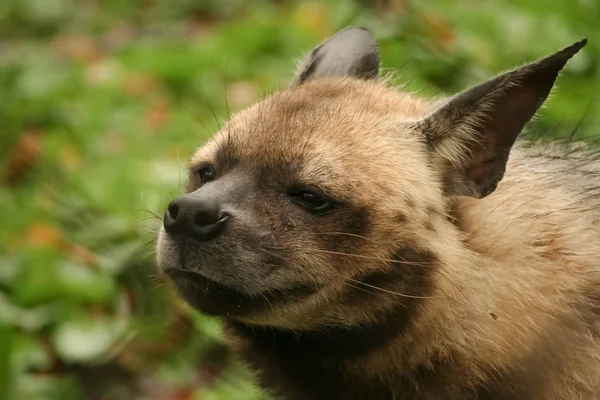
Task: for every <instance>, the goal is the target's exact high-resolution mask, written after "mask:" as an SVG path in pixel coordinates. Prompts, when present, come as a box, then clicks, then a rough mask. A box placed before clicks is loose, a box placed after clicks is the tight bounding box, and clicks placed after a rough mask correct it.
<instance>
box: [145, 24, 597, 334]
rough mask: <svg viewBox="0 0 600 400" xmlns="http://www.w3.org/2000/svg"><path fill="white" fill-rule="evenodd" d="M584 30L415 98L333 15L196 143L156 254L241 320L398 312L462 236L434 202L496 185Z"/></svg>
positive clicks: (215, 309)
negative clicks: (304, 49)
mask: <svg viewBox="0 0 600 400" xmlns="http://www.w3.org/2000/svg"><path fill="white" fill-rule="evenodd" d="M585 43H586V42H585V40H584V41H581V42H579V43H576V44H574V45H572V46H570V47H567V48H565V49H563V50H562V51H560V52H558V53H555V54H553V55H551V56H549V57H546V58H544V59H542V60H539V61H537V62H534V63H531V64H527V65H525V66H523V67H521V68H518V69H516V70H512V71H509V72H506V73H504V74H502V75H499V76H497V77H495V78H493V79H491V80H489V81H487V82H485V83H482V84H480V85H477V86H475V87H473V88H470V89H468V90H466V91H464V92H461V93H459V94H457V95H455V96H453V97H450V98H448V99H443V100H441V101H426V100H423V99H419V98H417V97H414V96H412V95H410V94H406V93H402V92H400V91H398V90H397V89H394V88H389V87H387V85H386V81H385V80H384V79H380V78H378V76H379V53H378V46H377V44H376V42H375V41H374V39H373V38H372V36H371V34H370V33H369V31H367V30H365V29H363V28H346V29H344V30H342V31H340V32H339V33H337V34H336V35H335V36H333V37H332V38H330V39H328V40H326V41H325V42H323V43H321V44H320V45H319V46H318V47H316V48H315V49H314V50H312V52H311V53H310V54H309V55H308V56H307V57H306V59H305V60H304V62H303V63H302V64H301V65H300V68H299V71H298V73H297V75H296V77H295V78H294V79H293V81H292V83H291V85H290V86H289V87H287V88H285V89H284V90H281V91H279V92H277V93H275V94H272V95H270V96H269V97H267V98H266V99H264V100H262V101H261V102H259V103H257V104H255V105H253V106H251V107H249V108H247V109H245V110H243V111H241V112H239V113H238V114H237V115H234V116H233V117H232V118H231V120H230V121H228V122H227V123H226V124H225V125H224V126H223V127H222V128H221V129H220V130H219V131H218V132H217V133H216V134H215V135H214V136H213V137H212V138H211V139H210V140H209V141H208V142H207V143H205V144H204V145H202V146H201V147H200V148H199V149H198V150H197V151H196V152H195V154H194V155H193V157H192V160H191V163H190V176H189V183H188V186H187V194H185V195H183V196H180V197H178V198H176V199H175V200H173V201H172V202H171V204H170V205H169V206H168V208H167V210H166V212H165V215H164V225H163V228H162V229H161V231H160V234H159V243H158V249H157V254H158V264H159V265H160V268H161V270H162V271H163V272H164V273H166V275H168V276H169V278H170V279H171V281H172V282H173V283H174V285H175V287H176V289H177V291H178V293H179V294H180V295H181V297H182V298H183V299H184V300H185V301H186V302H187V303H189V304H190V305H191V306H193V307H195V308H197V309H198V310H200V311H202V312H204V313H206V314H211V315H218V316H226V317H227V318H232V319H234V320H238V321H242V322H246V323H255V324H262V325H269V326H278V327H285V328H289V329H310V328H311V327H316V326H331V325H351V324H353V323H360V322H362V321H366V320H370V319H377V318H378V316H379V315H380V314H381V313H383V312H386V313H387V312H389V309H390V307H389V306H390V304H392V302H394V304H395V305H398V302H400V303H401V304H400V305H399V306H398V307H394V308H395V309H396V310H401V315H400V319H401V320H406V319H408V318H409V317H410V315H409V314H408V313H410V312H411V310H413V309H414V308H415V307H414V305H416V304H419V301H420V300H419V299H421V298H426V297H428V295H429V294H430V293H431V291H432V290H433V288H432V278H431V277H432V274H434V272H435V270H436V267H437V266H438V265H439V263H442V262H444V252H446V251H451V249H452V246H457V245H460V244H459V243H460V241H458V240H455V237H457V236H458V234H459V233H458V230H457V229H456V227H455V225H453V224H452V222H451V219H450V218H448V217H447V216H446V215H447V212H446V211H447V209H448V206H449V205H450V204H451V202H452V201H453V199H454V198H455V196H470V197H473V198H476V199H477V198H482V197H485V196H487V195H489V194H490V193H492V192H493V191H494V190H495V188H496V186H497V184H498V183H499V181H500V180H501V179H502V177H503V174H504V169H505V166H506V162H507V159H508V156H509V151H510V149H511V147H512V145H513V144H514V142H515V140H516V138H517V136H518V134H519V133H520V131H521V130H522V128H523V126H524V125H525V123H527V121H528V120H530V119H531V117H532V116H533V114H534V113H535V112H536V111H537V109H538V108H539V107H540V105H541V104H542V102H543V101H544V100H545V98H546V97H547V96H548V94H549V92H550V90H551V88H552V86H553V84H554V81H555V79H556V77H557V75H558V73H559V71H560V70H561V69H562V68H563V67H564V65H565V64H566V62H567V60H568V59H569V58H570V57H572V56H573V55H574V54H575V53H577V52H578V51H579V49H581V48H582V47H583V46H584V45H585ZM392 293H393V294H394V295H392ZM396 294H401V296H400V297H399V296H396ZM398 299H400V300H398Z"/></svg>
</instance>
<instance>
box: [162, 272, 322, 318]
mask: <svg viewBox="0 0 600 400" xmlns="http://www.w3.org/2000/svg"><path fill="white" fill-rule="evenodd" d="M165 273H166V274H167V275H168V276H169V278H170V279H171V281H172V282H173V283H174V285H175V287H176V289H177V293H178V294H179V296H180V297H181V299H182V300H183V301H185V302H186V303H187V304H189V305H190V306H191V307H193V308H195V309H197V310H198V311H200V312H202V313H204V314H207V315H212V316H229V317H235V316H242V315H245V314H249V313H252V312H257V311H261V310H264V309H268V308H272V307H274V306H275V305H278V304H284V303H292V302H295V301H300V300H303V299H305V298H307V297H308V296H311V295H313V294H315V293H316V292H318V291H319V290H320V289H321V287H320V286H318V285H316V284H303V283H297V284H294V285H290V286H289V287H287V288H285V289H276V290H267V291H264V292H260V293H256V294H247V293H243V292H242V291H240V290H238V289H235V288H233V287H231V286H228V285H224V284H222V283H219V282H217V281H215V280H213V279H210V278H207V277H206V276H204V275H201V274H199V273H197V272H193V271H189V270H185V269H181V268H168V269H166V270H165Z"/></svg>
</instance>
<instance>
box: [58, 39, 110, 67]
mask: <svg viewBox="0 0 600 400" xmlns="http://www.w3.org/2000/svg"><path fill="white" fill-rule="evenodd" d="M50 48H51V49H52V50H53V51H54V53H55V54H57V55H59V56H63V57H67V58H70V59H73V60H76V61H79V62H83V63H85V64H89V63H94V62H96V61H98V60H100V59H101V58H102V57H103V54H102V52H101V50H100V47H99V46H98V44H97V43H96V41H95V40H94V38H93V37H91V36H59V37H57V38H56V39H54V40H53V41H52V42H51V44H50Z"/></svg>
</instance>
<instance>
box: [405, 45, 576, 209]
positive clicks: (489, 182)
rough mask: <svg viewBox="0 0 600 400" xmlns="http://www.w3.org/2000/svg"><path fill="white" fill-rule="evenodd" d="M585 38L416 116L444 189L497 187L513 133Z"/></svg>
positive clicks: (463, 192)
mask: <svg viewBox="0 0 600 400" xmlns="http://www.w3.org/2000/svg"><path fill="white" fill-rule="evenodd" d="M586 43H587V40H586V39H583V40H582V41H580V42H577V43H575V44H573V45H571V46H569V47H567V48H565V49H563V50H561V51H559V52H557V53H555V54H553V55H551V56H548V57H546V58H543V59H541V60H539V61H536V62H533V63H530V64H526V65H524V66H523V67H521V68H518V69H515V70H512V71H508V72H506V73H503V74H501V75H498V76H496V77H495V78H492V79H490V80H489V81H487V82H484V83H482V84H479V85H477V86H475V87H472V88H470V89H467V90H466V91H463V92H461V93H459V94H457V95H455V96H453V97H451V98H450V99H449V100H448V101H446V102H444V103H443V104H442V105H440V106H438V107H437V108H435V109H434V110H433V111H432V112H431V113H430V114H429V115H427V116H426V117H425V118H424V119H422V120H419V121H417V123H416V125H415V126H414V127H415V128H416V129H418V130H419V131H420V133H421V134H423V135H425V136H426V138H427V141H428V143H429V144H430V146H431V148H432V149H433V151H434V153H435V154H434V159H435V160H436V161H437V162H438V163H440V164H441V167H440V168H441V169H442V170H443V171H441V172H442V174H443V177H442V179H443V181H444V186H445V190H446V192H447V193H448V194H450V195H459V196H471V197H476V198H482V197H485V196H487V195H488V194H490V193H492V192H493V191H494V190H495V189H496V186H497V185H498V183H499V182H500V180H501V179H502V178H503V176H504V171H505V168H506V163H507V161H508V156H509V153H510V150H511V147H512V146H513V144H514V143H515V140H516V139H517V136H518V135H519V133H520V132H521V130H522V129H523V127H524V125H525V124H526V123H527V122H528V121H529V120H530V119H531V118H532V117H533V115H534V114H535V113H536V111H537V110H538V109H539V108H540V106H541V105H542V103H543V102H544V101H545V100H546V97H548V94H549V93H550V90H551V89H552V86H553V85H554V81H555V80H556V78H557V76H558V73H559V72H560V70H561V69H562V68H563V67H564V66H565V64H566V63H567V61H568V60H569V59H570V58H571V57H573V56H574V55H575V54H576V53H577V52H578V51H579V50H580V49H581V48H582V47H583V46H585V44H586Z"/></svg>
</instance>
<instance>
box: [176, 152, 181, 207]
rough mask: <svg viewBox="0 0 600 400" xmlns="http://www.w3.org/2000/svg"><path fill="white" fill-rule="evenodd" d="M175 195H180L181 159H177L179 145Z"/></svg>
mask: <svg viewBox="0 0 600 400" xmlns="http://www.w3.org/2000/svg"><path fill="white" fill-rule="evenodd" d="M177 172H178V176H177V196H180V195H181V187H182V186H181V160H180V159H179V146H177Z"/></svg>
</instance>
